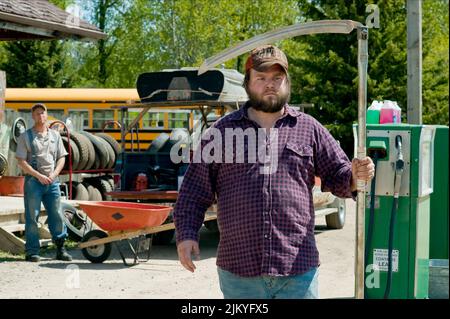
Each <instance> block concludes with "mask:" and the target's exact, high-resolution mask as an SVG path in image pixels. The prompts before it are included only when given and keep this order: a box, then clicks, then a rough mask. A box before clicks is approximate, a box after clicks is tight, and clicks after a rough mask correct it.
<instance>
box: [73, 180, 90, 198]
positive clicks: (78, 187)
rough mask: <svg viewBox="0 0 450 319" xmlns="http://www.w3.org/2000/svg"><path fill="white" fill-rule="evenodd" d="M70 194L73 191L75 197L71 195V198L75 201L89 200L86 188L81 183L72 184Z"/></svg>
mask: <svg viewBox="0 0 450 319" xmlns="http://www.w3.org/2000/svg"><path fill="white" fill-rule="evenodd" d="M72 185H73V186H72V193H73V190H74V189H75V195H74V194H72V198H73V199H75V200H89V192H88V190H87V189H86V187H84V185H83V184H82V183H77V182H73V184H72Z"/></svg>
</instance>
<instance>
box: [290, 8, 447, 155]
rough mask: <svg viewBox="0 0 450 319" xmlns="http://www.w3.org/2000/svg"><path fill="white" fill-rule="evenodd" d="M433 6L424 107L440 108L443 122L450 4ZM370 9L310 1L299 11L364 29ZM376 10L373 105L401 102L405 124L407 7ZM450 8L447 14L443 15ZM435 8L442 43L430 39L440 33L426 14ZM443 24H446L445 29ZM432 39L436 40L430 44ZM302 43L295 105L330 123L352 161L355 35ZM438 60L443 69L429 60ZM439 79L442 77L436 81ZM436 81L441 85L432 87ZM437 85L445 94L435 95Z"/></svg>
mask: <svg viewBox="0 0 450 319" xmlns="http://www.w3.org/2000/svg"><path fill="white" fill-rule="evenodd" d="M430 2H432V1H424V3H425V4H424V6H423V10H424V21H423V26H426V27H424V47H425V44H426V46H427V47H428V46H429V48H427V49H425V48H424V55H425V60H424V66H426V67H424V78H423V82H424V83H423V86H424V88H425V92H424V102H425V103H426V104H427V106H426V107H425V108H424V109H426V110H427V112H428V111H431V107H434V106H433V105H439V106H436V108H438V113H436V116H438V117H441V116H442V115H438V114H441V113H443V112H444V111H443V110H446V111H447V112H448V103H447V104H446V105H444V103H443V100H444V99H445V100H447V99H448V54H447V55H445V54H443V52H444V48H445V50H448V3H447V4H446V5H443V4H441V5H437V4H434V5H430ZM368 4H369V3H368V2H366V1H362V0H352V1H343V0H341V1H335V0H310V1H299V8H300V12H301V15H302V17H303V18H304V19H311V20H321V19H351V20H355V21H359V22H361V23H363V24H365V20H366V12H365V10H366V6H367V5H368ZM377 5H378V8H379V13H380V28H378V29H377V28H372V29H370V30H369V42H368V44H369V64H368V89H367V96H368V103H369V104H370V103H371V101H373V100H375V99H378V100H379V99H385V100H394V101H397V102H398V104H399V105H400V107H401V108H402V113H403V118H404V119H406V102H407V99H406V93H407V90H406V83H407V82H406V81H407V57H406V52H407V50H406V6H405V1H403V0H380V1H377ZM445 6H446V8H447V9H445V10H443V7H445ZM430 7H433V8H435V11H434V13H433V14H432V15H435V18H434V19H435V20H436V15H437V16H440V18H439V19H438V20H439V21H441V22H439V24H441V27H442V29H446V30H447V33H446V34H445V33H443V32H439V34H440V35H442V36H439V37H435V36H432V35H431V34H428V31H427V30H428V28H436V25H435V24H436V21H433V22H434V23H431V22H432V20H430V15H429V14H428V13H427V10H428V9H429V8H430ZM444 12H445V13H444ZM432 15H431V16H432ZM445 17H447V18H445ZM442 21H446V25H445V23H443V22H442ZM425 33H427V34H425ZM428 36H430V37H431V38H432V39H433V40H427V39H426V37H428ZM445 36H446V37H447V42H446V44H445V42H444V43H443V44H442V46H441V50H438V51H435V47H436V45H437V44H438V43H440V41H442V38H443V37H445ZM297 41H299V42H301V43H304V44H305V45H306V46H307V50H306V52H305V55H304V56H303V57H300V58H296V59H293V64H294V65H296V67H297V70H298V71H297V72H296V73H295V74H294V75H293V78H294V81H293V86H294V94H293V100H294V101H295V102H305V103H306V102H309V103H314V105H315V107H314V108H313V109H312V110H311V111H310V113H311V114H312V115H313V116H314V117H316V118H317V119H318V120H319V121H321V122H322V123H325V124H326V126H327V128H328V129H329V130H330V131H331V133H332V134H333V135H334V137H335V138H337V139H338V140H340V142H341V145H342V146H343V148H344V150H345V151H346V153H347V155H349V156H353V147H352V146H353V136H352V123H353V122H355V120H356V118H357V92H358V91H357V84H358V73H357V40H356V32H353V33H352V34H350V35H348V36H345V35H315V36H308V37H302V38H299V39H297ZM432 52H433V53H432ZM437 52H439V53H437ZM434 54H439V55H441V56H446V57H447V58H446V60H445V59H442V60H441V63H429V62H428V59H431V60H433V58H432V56H433V55H434ZM435 58H437V56H435ZM433 61H436V59H434V60H433ZM445 61H446V62H445ZM445 63H446V64H445ZM445 66H446V68H447V69H446V70H447V71H445V72H442V71H439V70H438V69H440V70H442V69H444V70H445ZM438 73H439V76H437V74H438ZM436 76H437V77H436ZM431 78H432V79H433V80H432V79H431ZM430 80H432V81H430ZM433 81H435V82H436V84H432V83H434V82H433ZM430 85H431V86H432V87H433V90H432V91H430V92H429V91H427V90H428V89H427V88H429V87H430ZM436 85H437V87H440V88H441V89H440V90H435V89H434V88H436ZM445 92H446V93H445ZM441 99H442V100H441ZM438 101H439V102H438ZM441 101H442V102H441ZM430 106H431V107H430ZM433 112H434V111H433ZM439 112H440V113H439ZM431 118H432V116H428V115H426V116H425V115H424V119H427V120H428V119H430V120H431ZM447 123H448V115H447Z"/></svg>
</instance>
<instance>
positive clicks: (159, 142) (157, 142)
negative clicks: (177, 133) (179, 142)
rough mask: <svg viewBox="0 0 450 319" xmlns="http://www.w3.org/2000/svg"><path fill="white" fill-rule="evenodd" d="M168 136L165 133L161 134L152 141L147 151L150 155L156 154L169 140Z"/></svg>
mask: <svg viewBox="0 0 450 319" xmlns="http://www.w3.org/2000/svg"><path fill="white" fill-rule="evenodd" d="M169 138H170V135H169V134H167V133H161V134H159V135H158V137H157V138H155V139H154V140H153V141H152V144H150V146H149V148H148V149H147V151H148V152H149V153H151V154H156V153H157V152H158V151H159V150H160V149H161V148H163V146H164V145H165V144H166V143H167V141H168V140H169Z"/></svg>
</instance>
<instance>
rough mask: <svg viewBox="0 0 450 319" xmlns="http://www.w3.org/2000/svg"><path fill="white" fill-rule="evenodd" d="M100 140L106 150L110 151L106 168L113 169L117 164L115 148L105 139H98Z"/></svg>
mask: <svg viewBox="0 0 450 319" xmlns="http://www.w3.org/2000/svg"><path fill="white" fill-rule="evenodd" d="M96 137H97V138H98V140H99V141H100V142H102V143H103V145H104V146H105V147H106V150H107V151H108V159H109V160H108V164H107V165H106V166H105V168H106V169H111V168H113V167H114V165H115V164H116V153H115V152H114V149H113V147H112V146H111V144H109V143H108V141H106V140H105V139H103V138H101V137H98V136H96Z"/></svg>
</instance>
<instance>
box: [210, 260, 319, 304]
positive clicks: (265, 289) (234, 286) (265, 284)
mask: <svg viewBox="0 0 450 319" xmlns="http://www.w3.org/2000/svg"><path fill="white" fill-rule="evenodd" d="M217 269H218V273H219V282H220V289H221V290H222V293H223V296H224V298H225V299H316V298H318V296H319V293H318V285H319V284H318V279H317V277H318V268H313V269H311V270H310V271H308V272H306V273H304V274H301V275H296V276H280V277H274V276H260V277H240V276H236V275H234V274H232V273H230V272H228V271H226V270H223V269H221V268H220V267H218V268H217Z"/></svg>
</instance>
